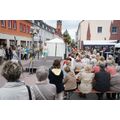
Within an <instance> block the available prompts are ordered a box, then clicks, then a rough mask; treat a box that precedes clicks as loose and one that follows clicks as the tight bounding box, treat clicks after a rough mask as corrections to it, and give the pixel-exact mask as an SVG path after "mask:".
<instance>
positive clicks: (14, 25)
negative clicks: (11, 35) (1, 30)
mask: <svg viewBox="0 0 120 120" xmlns="http://www.w3.org/2000/svg"><path fill="white" fill-rule="evenodd" d="M13 29H17V22H16V20H13Z"/></svg>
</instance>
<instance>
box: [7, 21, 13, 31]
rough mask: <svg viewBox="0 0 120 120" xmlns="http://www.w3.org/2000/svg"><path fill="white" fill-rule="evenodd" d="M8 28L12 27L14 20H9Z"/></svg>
mask: <svg viewBox="0 0 120 120" xmlns="http://www.w3.org/2000/svg"><path fill="white" fill-rule="evenodd" d="M8 28H10V29H11V28H12V20H8Z"/></svg>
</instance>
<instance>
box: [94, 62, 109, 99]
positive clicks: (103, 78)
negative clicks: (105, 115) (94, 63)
mask: <svg viewBox="0 0 120 120" xmlns="http://www.w3.org/2000/svg"><path fill="white" fill-rule="evenodd" d="M94 79H95V83H94V89H95V90H96V91H99V92H100V93H97V96H98V99H99V100H100V99H103V94H104V92H106V91H109V89H110V79H111V76H110V73H108V72H106V71H105V66H104V65H102V64H101V65H100V72H97V73H95V78H94Z"/></svg>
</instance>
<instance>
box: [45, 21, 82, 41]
mask: <svg viewBox="0 0 120 120" xmlns="http://www.w3.org/2000/svg"><path fill="white" fill-rule="evenodd" d="M43 21H44V22H45V23H47V24H48V25H50V26H53V27H54V28H56V21H57V20H43ZM79 22H80V20H62V33H64V31H65V30H66V29H67V30H68V32H69V34H70V36H71V38H72V39H75V33H76V32H77V28H78V24H79Z"/></svg>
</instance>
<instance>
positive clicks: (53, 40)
mask: <svg viewBox="0 0 120 120" xmlns="http://www.w3.org/2000/svg"><path fill="white" fill-rule="evenodd" d="M46 43H64V41H63V39H60V38H54V39H52V40H49V41H46Z"/></svg>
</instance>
